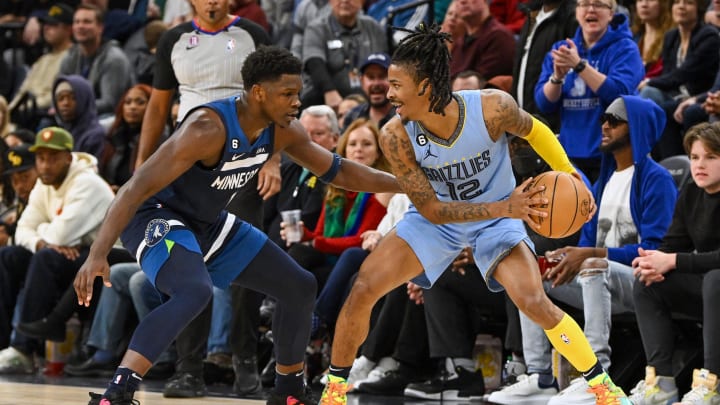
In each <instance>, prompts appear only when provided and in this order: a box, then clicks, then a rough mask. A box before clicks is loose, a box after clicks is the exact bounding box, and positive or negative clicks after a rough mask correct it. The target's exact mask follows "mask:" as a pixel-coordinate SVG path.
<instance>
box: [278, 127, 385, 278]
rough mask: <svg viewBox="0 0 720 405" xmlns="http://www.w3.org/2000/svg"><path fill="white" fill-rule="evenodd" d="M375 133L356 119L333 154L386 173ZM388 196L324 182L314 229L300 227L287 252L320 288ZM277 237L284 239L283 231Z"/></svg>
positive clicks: (359, 239) (378, 217)
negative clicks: (299, 237) (299, 238)
mask: <svg viewBox="0 0 720 405" xmlns="http://www.w3.org/2000/svg"><path fill="white" fill-rule="evenodd" d="M379 136H380V130H379V129H378V127H377V126H376V125H375V124H374V123H373V122H372V121H369V120H368V119H366V118H358V119H357V120H355V121H353V122H352V124H350V125H349V126H348V128H347V129H346V130H345V132H344V133H343V135H342V136H341V137H340V140H339V141H338V146H337V153H338V154H339V155H340V156H342V157H344V158H346V159H348V160H351V161H353V162H357V163H362V164H364V165H367V166H370V167H373V168H375V169H378V170H383V171H388V172H389V171H390V165H389V164H388V162H387V159H386V158H385V156H384V155H383V153H382V150H381V149H380V144H379ZM391 197H392V195H387V194H372V193H363V192H359V193H358V192H354V191H346V190H343V189H340V188H337V187H335V186H333V185H332V184H328V185H327V190H326V194H325V200H324V202H323V207H322V211H321V212H320V218H319V219H318V223H317V225H316V226H315V229H314V230H310V229H307V228H303V237H302V242H301V243H296V244H294V245H292V246H291V247H290V249H289V250H288V253H289V254H290V256H292V257H293V258H294V259H295V260H296V261H297V262H298V263H299V264H300V265H301V266H302V267H303V268H305V269H307V270H308V271H310V272H312V273H313V274H314V275H315V277H316V278H317V279H318V284H319V285H320V287H321V288H322V285H324V283H325V280H327V277H328V275H329V274H330V270H332V268H333V265H334V264H335V262H336V261H337V258H338V256H339V255H340V254H341V253H342V252H343V251H345V250H346V249H348V248H351V247H360V246H361V245H362V242H363V239H362V237H361V235H362V234H363V233H364V232H365V231H369V230H374V229H376V228H377V226H378V224H380V220H382V218H383V216H385V212H386V208H385V207H386V206H387V204H388V201H389V200H390V198H391ZM283 225H284V224H281V226H283ZM280 236H281V237H282V238H283V239H285V232H284V230H281V231H280Z"/></svg>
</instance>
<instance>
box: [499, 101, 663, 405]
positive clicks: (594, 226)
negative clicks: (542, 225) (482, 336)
mask: <svg viewBox="0 0 720 405" xmlns="http://www.w3.org/2000/svg"><path fill="white" fill-rule="evenodd" d="M600 120H601V129H602V138H601V141H600V146H599V149H600V152H601V164H600V175H599V178H598V180H597V182H596V183H595V184H594V186H593V189H592V191H593V196H594V197H595V201H596V203H597V204H598V210H597V213H596V214H595V217H594V218H593V219H592V220H591V221H590V222H588V223H586V224H585V225H584V226H583V228H582V230H581V236H580V241H579V242H578V245H577V246H566V247H563V248H560V249H557V250H555V251H551V252H548V253H547V254H546V256H547V257H548V258H549V259H552V260H556V259H558V258H562V259H560V260H559V262H558V263H557V265H555V267H553V268H551V269H550V270H548V271H547V272H546V273H545V274H544V276H543V278H544V286H545V290H546V292H547V293H548V295H549V296H550V297H552V298H554V299H556V300H560V301H562V302H564V303H565V304H568V305H570V306H572V307H575V308H578V309H580V310H582V311H583V312H584V316H585V328H584V329H585V330H584V331H585V335H586V336H587V337H588V340H589V341H590V345H591V346H592V349H593V351H594V352H595V353H596V354H597V356H598V360H600V362H601V363H602V365H603V368H605V369H606V370H607V369H609V368H610V354H611V350H610V345H609V338H610V330H611V315H614V314H618V313H624V312H634V306H633V295H632V288H633V283H634V277H633V269H632V267H631V265H632V261H633V259H635V258H636V257H637V256H638V248H643V249H647V248H646V247H647V246H659V245H660V242H661V240H662V238H663V235H664V234H665V232H666V231H667V229H668V227H669V225H670V222H671V220H672V215H673V209H674V207H675V200H676V198H677V189H676V187H675V183H674V181H673V179H672V177H671V176H670V174H669V173H668V171H667V170H665V169H664V168H663V167H662V166H660V165H658V164H657V163H656V162H655V161H653V160H652V159H651V158H650V157H649V156H648V154H649V152H650V150H651V149H652V148H653V146H654V145H655V143H656V142H657V141H658V139H659V138H660V135H661V134H662V129H663V127H664V126H665V120H666V118H665V113H664V112H663V110H662V109H661V108H660V107H658V106H657V104H655V103H653V102H652V101H649V100H646V99H643V98H640V97H637V96H623V97H619V98H616V99H615V100H614V101H613V102H612V103H611V104H610V105H609V106H608V107H607V108H606V109H605V110H604V112H603V114H602V115H601V119H600ZM520 323H521V326H522V337H523V352H524V354H525V362H526V365H527V368H528V373H529V374H530V376H529V377H528V378H527V379H520V380H519V382H518V383H516V384H514V385H511V386H509V387H507V388H505V389H503V390H501V391H499V392H498V393H494V394H493V395H492V396H491V397H490V401H491V402H493V403H499V404H510V403H513V404H515V403H536V401H541V400H542V401H543V403H545V402H546V401H549V402H547V404H548V405H579V404H588V405H593V404H595V396H594V395H593V394H592V393H590V392H588V386H587V383H586V382H585V380H584V379H582V378H579V379H577V380H574V381H573V382H572V383H571V384H570V386H568V387H567V388H566V389H564V390H563V391H561V392H560V393H557V391H558V386H557V383H556V381H555V379H554V377H553V376H552V374H551V357H550V343H549V342H548V340H547V338H546V337H545V334H544V332H543V330H542V329H541V328H540V327H539V326H537V324H535V323H533V322H532V321H530V320H529V319H528V318H527V317H526V316H524V315H523V314H522V313H521V314H520ZM556 393H557V394H556ZM553 394H556V395H553Z"/></svg>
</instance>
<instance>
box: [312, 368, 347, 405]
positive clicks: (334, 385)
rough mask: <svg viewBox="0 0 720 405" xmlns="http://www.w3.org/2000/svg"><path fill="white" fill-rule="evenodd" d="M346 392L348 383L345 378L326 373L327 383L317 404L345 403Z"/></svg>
mask: <svg viewBox="0 0 720 405" xmlns="http://www.w3.org/2000/svg"><path fill="white" fill-rule="evenodd" d="M347 392H348V383H347V380H346V379H344V378H342V377H336V376H334V375H332V374H328V381H327V385H325V390H323V393H322V396H321V397H320V402H319V403H318V405H346V404H347Z"/></svg>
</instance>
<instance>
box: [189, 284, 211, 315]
mask: <svg viewBox="0 0 720 405" xmlns="http://www.w3.org/2000/svg"><path fill="white" fill-rule="evenodd" d="M183 296H184V297H187V298H186V299H187V301H188V304H189V305H191V306H192V307H193V308H194V309H197V311H198V312H197V313H200V311H201V310H202V309H203V308H205V306H206V305H207V304H208V303H209V302H210V300H211V299H212V297H213V285H212V281H210V278H207V279H202V280H198V282H197V283H195V284H194V285H193V286H192V288H187V289H185V291H184V294H183Z"/></svg>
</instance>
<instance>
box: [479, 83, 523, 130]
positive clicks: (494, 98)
mask: <svg viewBox="0 0 720 405" xmlns="http://www.w3.org/2000/svg"><path fill="white" fill-rule="evenodd" d="M482 106H483V112H484V117H483V118H484V119H485V126H486V127H487V129H488V133H489V134H490V136H491V137H492V138H493V139H498V138H499V137H500V136H502V134H503V133H505V132H509V133H512V134H521V135H524V134H527V133H528V132H529V131H530V128H531V127H532V120H531V119H530V115H529V114H527V113H526V112H524V111H522V110H521V109H520V108H519V107H518V105H517V102H515V99H513V98H512V96H510V95H509V94H508V93H505V92H503V91H498V90H495V91H489V92H487V93H485V95H484V96H483V100H482Z"/></svg>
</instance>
